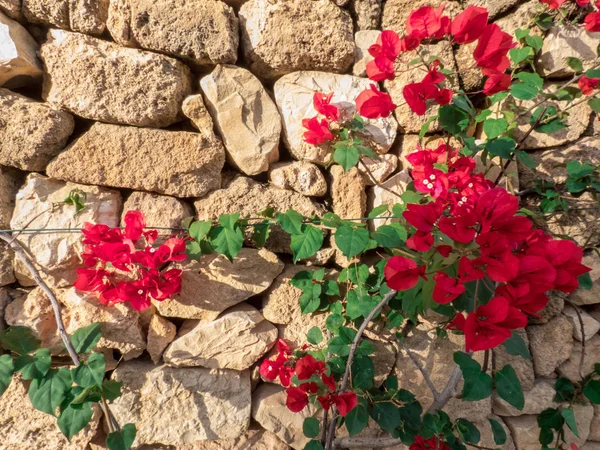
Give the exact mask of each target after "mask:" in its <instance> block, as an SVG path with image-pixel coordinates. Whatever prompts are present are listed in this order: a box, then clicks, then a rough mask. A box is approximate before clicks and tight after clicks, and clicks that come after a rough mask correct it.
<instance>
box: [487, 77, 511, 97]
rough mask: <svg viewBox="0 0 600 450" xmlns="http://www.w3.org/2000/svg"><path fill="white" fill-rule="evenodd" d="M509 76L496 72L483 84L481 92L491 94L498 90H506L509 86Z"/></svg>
mask: <svg viewBox="0 0 600 450" xmlns="http://www.w3.org/2000/svg"><path fill="white" fill-rule="evenodd" d="M510 82H511V78H510V75H508V74H506V73H498V74H493V75H491V76H490V77H489V78H488V79H487V80H485V84H484V85H483V93H484V94H485V95H492V94H496V93H498V92H502V91H506V90H508V88H509V87H510Z"/></svg>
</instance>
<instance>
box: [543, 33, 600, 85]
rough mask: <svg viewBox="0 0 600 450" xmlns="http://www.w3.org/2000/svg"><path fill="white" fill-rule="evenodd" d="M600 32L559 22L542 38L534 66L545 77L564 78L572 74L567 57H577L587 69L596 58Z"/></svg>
mask: <svg viewBox="0 0 600 450" xmlns="http://www.w3.org/2000/svg"><path fill="white" fill-rule="evenodd" d="M598 39H600V33H592V32H590V31H587V30H586V29H584V28H582V27H578V26H575V25H569V24H566V23H564V24H561V25H560V27H554V28H551V29H550V31H548V34H547V35H546V38H545V39H544V45H543V46H542V50H541V52H540V55H539V58H538V62H537V65H536V68H537V70H538V72H540V75H542V76H543V77H545V78H566V77H569V76H571V75H573V69H571V68H570V67H569V65H568V64H567V58H568V57H574V58H579V59H580V60H581V61H582V62H583V69H584V70H586V69H589V68H590V66H591V65H592V64H593V63H594V62H595V61H596V60H597V58H598V56H597V55H596V47H598Z"/></svg>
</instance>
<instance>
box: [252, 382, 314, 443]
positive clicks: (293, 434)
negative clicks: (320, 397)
mask: <svg viewBox="0 0 600 450" xmlns="http://www.w3.org/2000/svg"><path fill="white" fill-rule="evenodd" d="M286 398H287V395H286V393H285V390H284V389H283V388H281V387H279V386H275V385H273V384H262V385H260V386H259V387H258V388H257V389H256V391H255V392H254V395H253V396H252V418H253V419H254V420H256V421H257V422H258V423H259V424H260V425H261V426H262V427H263V428H265V429H266V430H268V431H270V432H272V433H274V434H276V435H277V436H278V437H279V438H280V439H281V440H282V441H283V442H285V443H286V444H288V445H289V446H290V447H292V448H293V449H295V450H302V449H303V448H304V446H305V445H306V444H307V443H308V442H309V441H310V438H307V437H306V436H304V433H303V432H302V424H303V423H304V419H305V418H307V417H317V416H319V410H318V409H317V408H316V407H314V406H312V405H308V406H307V407H306V408H304V409H303V410H302V411H300V412H299V413H293V412H291V411H290V410H289V409H288V408H287V406H286V405H285V400H286Z"/></svg>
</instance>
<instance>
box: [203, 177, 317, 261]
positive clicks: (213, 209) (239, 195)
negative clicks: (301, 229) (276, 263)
mask: <svg viewBox="0 0 600 450" xmlns="http://www.w3.org/2000/svg"><path fill="white" fill-rule="evenodd" d="M194 206H195V208H196V213H197V216H198V220H212V219H214V218H216V217H218V216H219V215H221V214H233V213H236V212H239V213H240V214H241V217H255V216H256V212H257V211H264V210H265V209H266V208H268V207H272V208H274V209H275V211H278V212H286V211H287V210H288V209H293V210H295V211H297V212H299V213H300V214H302V215H303V216H306V217H311V216H313V215H315V216H322V215H323V214H324V213H325V208H324V207H323V206H321V205H320V204H318V203H315V202H313V201H311V200H310V199H308V198H306V197H304V196H303V195H300V194H298V193H296V192H292V191H288V190H285V189H280V188H278V187H275V186H270V185H267V184H261V183H258V182H256V181H254V180H252V179H251V178H246V177H242V176H240V177H237V178H235V179H234V180H233V181H231V183H229V184H228V185H227V186H226V187H225V188H224V189H221V190H217V191H215V192H212V193H210V194H209V195H207V196H206V197H205V198H202V199H200V200H197V201H196V202H194ZM289 243H290V238H289V234H287V233H285V232H284V231H283V230H281V229H278V227H271V234H270V236H269V239H268V240H267V245H266V247H267V248H268V249H270V250H272V251H274V252H277V253H291V250H290V248H289Z"/></svg>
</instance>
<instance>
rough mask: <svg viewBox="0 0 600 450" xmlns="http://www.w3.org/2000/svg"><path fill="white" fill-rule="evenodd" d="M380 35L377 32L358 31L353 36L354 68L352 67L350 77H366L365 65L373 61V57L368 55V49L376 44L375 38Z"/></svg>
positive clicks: (379, 32)
mask: <svg viewBox="0 0 600 450" xmlns="http://www.w3.org/2000/svg"><path fill="white" fill-rule="evenodd" d="M380 34H381V31H378V30H365V31H358V32H357V33H356V34H355V35H354V43H355V44H356V47H355V48H354V66H353V67H352V75H354V76H355V77H365V76H367V64H368V63H369V62H371V61H373V57H372V56H371V54H370V53H369V47H370V46H371V45H373V44H375V43H376V42H377V38H378V37H379V35H380Z"/></svg>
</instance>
